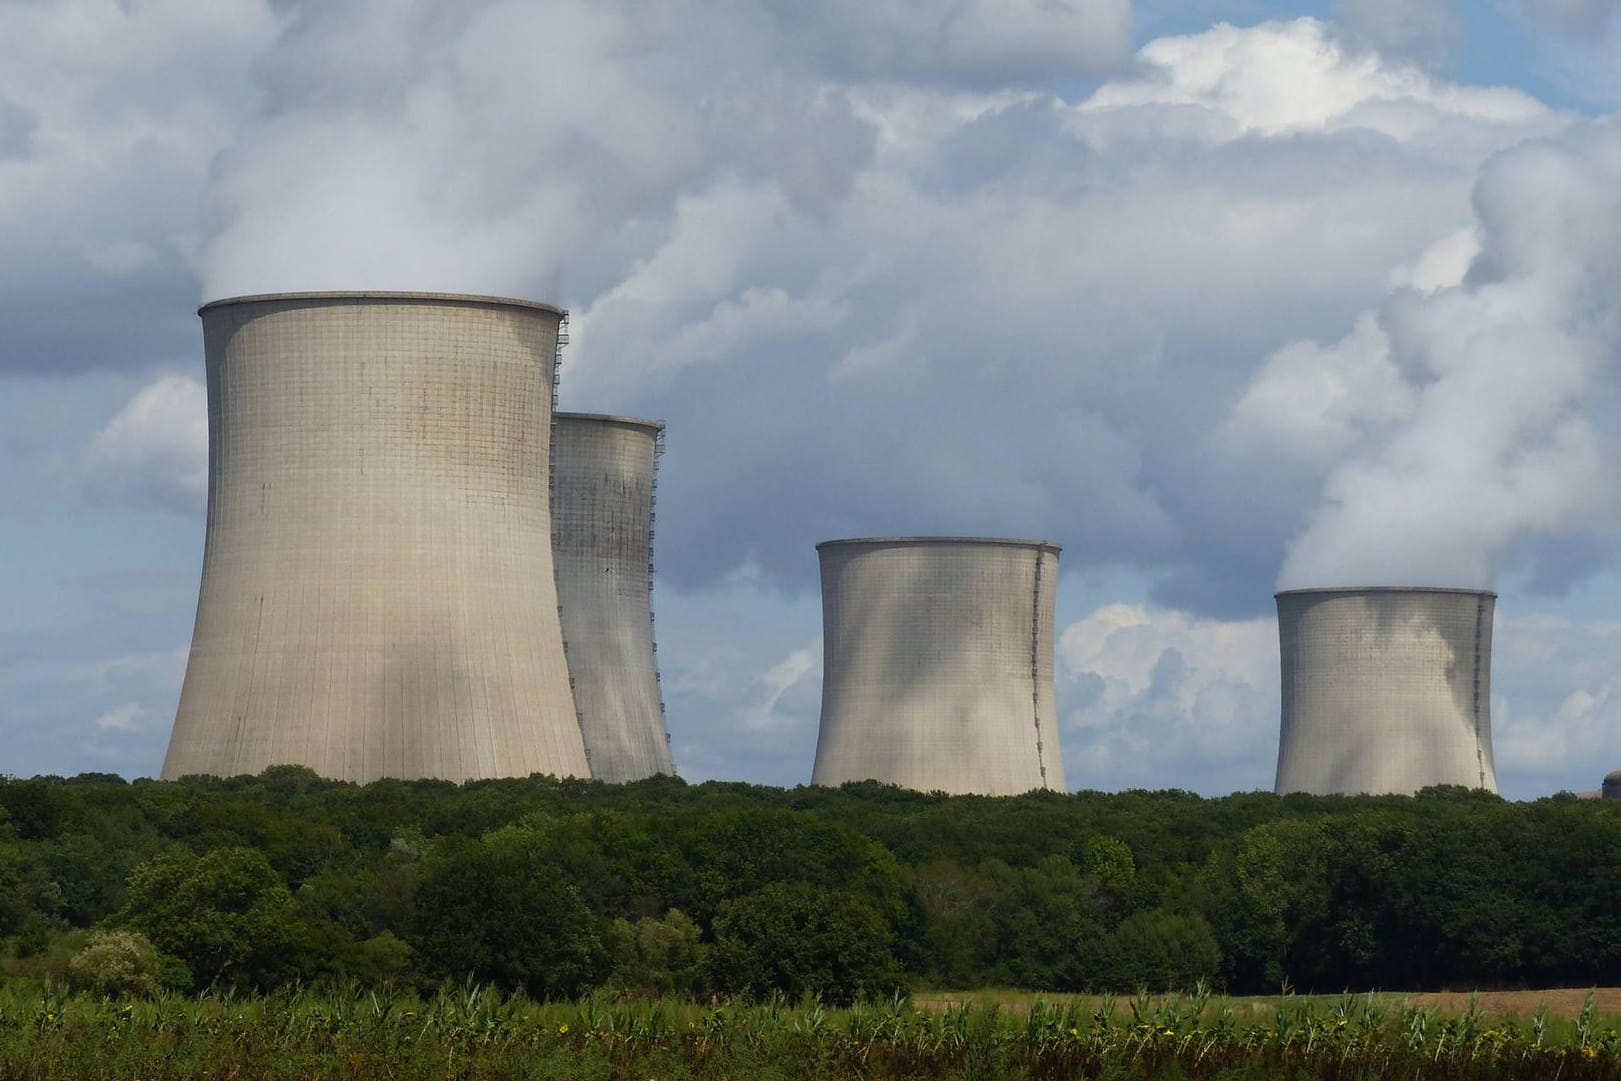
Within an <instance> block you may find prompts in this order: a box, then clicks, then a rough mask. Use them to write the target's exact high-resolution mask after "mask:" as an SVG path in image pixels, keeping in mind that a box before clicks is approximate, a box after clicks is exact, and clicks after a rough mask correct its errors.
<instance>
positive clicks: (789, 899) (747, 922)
mask: <svg viewBox="0 0 1621 1081" xmlns="http://www.w3.org/2000/svg"><path fill="white" fill-rule="evenodd" d="M894 937H895V936H894V932H893V931H891V930H890V927H889V925H888V924H886V923H885V922H884V920H883V919H882V917H880V916H879V915H878V913H877V912H876V911H875V910H874V909H873V907H872V906H871V905H870V904H868V903H867V901H865V900H864V899H863V898H861V897H860V896H858V895H856V894H852V893H849V892H846V891H841V890H829V889H825V888H823V887H821V886H814V885H811V884H809V883H805V882H792V883H781V882H774V883H771V884H770V885H767V886H765V887H763V888H762V889H759V890H756V891H755V892H754V893H751V894H748V895H747V896H745V897H739V898H735V899H733V900H729V901H725V902H723V903H722V904H721V906H720V914H719V915H717V916H716V917H715V942H714V945H713V947H712V948H711V951H710V955H709V972H710V984H711V986H713V987H714V988H715V989H716V990H719V991H722V992H725V993H728V994H735V995H744V996H748V997H753V998H758V997H760V996H762V995H764V994H766V993H768V992H770V991H773V990H777V991H782V992H783V993H785V994H787V995H790V996H794V995H802V994H806V993H809V994H812V995H815V996H817V997H818V998H820V999H822V1000H823V1001H824V1002H831V1003H835V1004H838V1005H847V1004H849V1003H851V1002H853V1001H855V1000H857V999H862V998H872V997H879V996H884V995H889V994H893V993H895V992H896V991H899V990H901V989H903V988H904V986H905V983H904V979H903V976H902V973H901V968H900V965H899V964H898V963H897V962H896V960H895V955H894V952H893V945H894Z"/></svg>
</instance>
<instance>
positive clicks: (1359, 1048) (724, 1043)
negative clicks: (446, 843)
mask: <svg viewBox="0 0 1621 1081" xmlns="http://www.w3.org/2000/svg"><path fill="white" fill-rule="evenodd" d="M1538 996H1540V999H1539V998H1538ZM1571 996H1579V997H1580V999H1581V1001H1580V1003H1579V1004H1578V1005H1577V1009H1576V1011H1575V1013H1574V1014H1571V1015H1566V1014H1565V1013H1564V1012H1563V1007H1564V1006H1565V1005H1568V1004H1569V1003H1570V1002H1571V1001H1573V999H1572V997H1571ZM1429 998H1432V996H1400V995H1357V996H1340V997H1324V996H1291V997H1286V998H1277V999H1231V1000H1229V999H1223V998H1220V997H1217V996H1210V995H1204V994H1199V995H1192V996H1181V995H1178V996H1157V997H1150V996H1136V997H1131V998H1112V997H1109V996H1100V997H1092V996H1078V997H1072V998H1071V997H1065V998H1061V999H1053V998H1043V997H1038V996H1034V995H1030V994H1028V993H1018V992H1012V991H994V992H976V993H972V994H966V995H919V996H917V998H916V999H915V1000H914V1001H913V1002H906V1001H901V1000H897V1001H892V1002H885V1003H872V1004H865V1005H860V1006H856V1007H853V1008H851V1009H830V1008H827V1007H824V1006H822V1005H821V1004H819V1003H816V1002H813V1001H800V1002H787V1001H784V1000H781V999H776V1000H772V1001H768V1002H765V1003H761V1004H756V1005H746V1004H706V1003H695V1002H690V1001H684V1000H673V999H665V1000H653V1001H639V1000H623V999H618V998H615V997H613V996H609V995H596V996H593V997H591V998H589V999H585V1000H582V1001H578V1002H554V1003H537V1002H532V1001H530V1000H528V999H526V998H523V997H522V996H503V995H500V994H496V993H493V992H491V991H489V990H487V989H481V988H477V987H462V988H458V989H446V990H444V991H441V992H440V993H439V994H437V995H433V996H430V997H427V998H421V997H418V996H416V995H412V994H405V993H394V992H386V991H380V990H371V989H366V988H361V987H351V988H348V989H346V990H335V991H320V992H316V991H293V992H281V993H275V994H269V995H248V996H237V995H203V996H200V997H192V996H182V995H164V996H160V997H158V998H155V999H107V998H98V997H94V996H90V995H75V994H70V993H68V992H65V991H63V990H61V989H59V988H49V987H40V986H37V985H24V984H19V983H12V984H9V985H7V986H5V987H0V1079H5V1081H10V1079H13V1078H19V1079H27V1081H68V1079H73V1081H79V1079H87V1081H93V1079H109V1081H110V1079H113V1078H120V1079H122V1078H141V1079H146V1081H181V1079H191V1078H208V1079H216V1078H218V1079H224V1078H233V1079H247V1078H270V1079H286V1081H293V1079H305V1078H353V1079H360V1078H366V1079H371V1078H392V1079H399V1081H418V1079H422V1081H426V1079H429V1078H433V1079H465V1081H485V1079H492V1081H493V1079H520V1078H521V1079H529V1081H553V1079H559V1081H560V1079H565V1078H566V1079H571V1081H572V1079H600V1081H614V1079H621V1078H623V1079H627V1081H628V1079H631V1078H636V1079H691V1081H723V1079H725V1081H743V1079H750V1081H753V1079H760V1081H801V1079H803V1081H811V1079H819V1078H852V1079H857V1078H859V1079H861V1081H892V1079H908V1081H910V1079H922V1078H930V1079H945V1081H958V1079H960V1081H1014V1079H1018V1081H1023V1079H1043V1081H1046V1079H1052V1081H1056V1079H1059V1078H1189V1079H1192V1078H1199V1079H1205V1078H1208V1079H1211V1081H1217V1079H1219V1081H1241V1079H1250V1078H1254V1079H1260V1078H1278V1077H1282V1078H1301V1079H1304V1078H1331V1079H1363V1078H1366V1079H1376V1078H1377V1079H1384V1078H1413V1079H1416V1078H1426V1079H1427V1078H1458V1079H1464V1078H1469V1079H1475V1078H1505V1079H1507V1078H1537V1079H1548V1081H1564V1079H1573V1078H1618V1079H1621V1031H1618V1028H1621V1026H1618V1024H1617V1020H1618V1019H1617V1018H1616V1017H1615V1016H1614V1015H1610V1016H1606V1015H1605V1014H1603V1013H1601V1012H1600V1008H1599V1004H1600V1002H1601V999H1600V996H1599V995H1597V994H1594V995H1592V997H1591V998H1589V994H1588V992H1586V991H1580V992H1530V993H1515V995H1514V996H1513V997H1509V998H1501V999H1499V1000H1498V1002H1497V1005H1498V1006H1499V1007H1500V1009H1493V1008H1492V1007H1489V1006H1488V1005H1487V999H1486V996H1484V995H1482V996H1480V998H1479V999H1476V1000H1474V1001H1469V1000H1468V997H1467V996H1465V1000H1464V1001H1463V1003H1462V1008H1461V1009H1460V1010H1456V1011H1453V1010H1451V1009H1450V1008H1448V1006H1447V1002H1448V1000H1446V999H1443V998H1435V1000H1434V1001H1424V999H1429ZM1602 1001H1605V1002H1614V1001H1616V998H1615V996H1614V993H1613V992H1612V993H1607V994H1606V996H1605V997H1604V999H1602ZM1534 1002H1540V1005H1534ZM1555 1003H1558V1004H1560V1007H1561V1008H1560V1012H1557V1013H1556V1012H1555ZM1526 1009H1530V1010H1531V1012H1530V1013H1529V1014H1525V1013H1523V1012H1522V1011H1524V1010H1526Z"/></svg>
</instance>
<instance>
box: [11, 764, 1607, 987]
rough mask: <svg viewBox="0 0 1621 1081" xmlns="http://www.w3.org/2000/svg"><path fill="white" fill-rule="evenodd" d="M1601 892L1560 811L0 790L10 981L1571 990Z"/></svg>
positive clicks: (1592, 829) (506, 792)
mask: <svg viewBox="0 0 1621 1081" xmlns="http://www.w3.org/2000/svg"><path fill="white" fill-rule="evenodd" d="M1618 899H1621V805H1617V804H1613V803H1604V802H1600V801H1592V800H1578V799H1576V798H1574V797H1571V796H1569V795H1560V796H1555V797H1551V798H1547V799H1542V800H1538V801H1536V802H1531V803H1511V802H1508V801H1505V800H1502V799H1499V798H1498V797H1496V796H1491V795H1488V794H1486V793H1483V792H1471V791H1467V790H1464V789H1459V788H1436V789H1429V790H1426V791H1424V792H1421V793H1419V794H1418V795H1417V796H1416V797H1395V796H1387V797H1356V798H1349V797H1312V796H1303V795H1292V796H1286V797H1278V796H1274V795H1271V794H1268V793H1241V794H1235V795H1232V796H1227V797H1224V798H1219V799H1207V798H1201V797H1198V796H1195V795H1192V794H1190V793H1186V792H1180V791H1162V792H1143V791H1132V792H1122V793H1117V794H1104V793H1097V792H1080V793H1074V794H1060V793H1052V792H1036V793H1031V794H1029V795H1025V796H1019V797H999V798H990V797H976V796H945V795H942V794H938V793H935V794H924V793H917V792H910V791H906V790H902V789H896V788H892V787H887V786H883V785H878V784H871V783H868V784H853V785H845V786H844V787H842V788H837V789H831V788H808V787H807V788H795V789H779V788H769V787H761V786H754V785H747V784H736V783H722V782H709V783H705V784H698V785H691V784H687V783H685V782H683V781H681V780H680V779H678V778H673V777H658V778H653V779H650V780H647V781H642V782H638V783H635V784H629V785H605V784H602V783H600V782H592V781H577V780H562V781H559V780H555V779H552V778H547V777H538V776H537V777H531V778H526V779H514V780H501V781H480V782H471V783H468V784H465V785H460V786H458V785H454V784H451V783H448V782H442V781H378V782H375V783H372V784H368V785H352V784H344V783H338V782H330V781H323V780H320V779H318V778H317V777H316V776H315V775H314V774H312V773H311V772H310V771H308V770H305V769H302V768H299V767H291V766H283V767H275V768H272V769H269V770H266V771H265V772H264V773H262V774H260V775H258V776H256V777H237V778H231V779H224V780H216V779H203V778H189V779H186V780H182V781H179V782H159V781H150V780H139V781H135V782H125V781H124V780H122V779H120V778H118V777H116V776H112V775H105V774H84V775H80V776H77V777H72V778H58V777H38V778H33V779H27V780H21V779H11V780H0V939H3V942H4V950H3V954H0V972H4V973H8V974H10V975H11V976H13V977H18V976H24V977H26V976H33V977H40V976H52V977H60V978H70V977H71V976H72V975H73V974H74V973H81V974H82V973H85V972H94V971H102V972H105V971H116V972H118V973H126V974H127V973H128V972H130V971H134V972H136V974H137V976H138V983H139V985H140V986H169V987H174V988H179V989H200V988H203V987H208V986H237V987H244V988H246V987H254V988H260V989H265V988H271V987H276V986H282V985H288V984H294V983H300V984H310V983H313V982H319V981H322V980H327V979H337V980H354V981H360V982H363V983H370V984H392V985H395V986H415V987H419V988H423V989H428V988H432V987H434V986H438V985H440V984H442V983H443V982H444V981H460V980H465V979H473V980H477V981H481V982H485V983H488V984H491V985H495V986H499V987H502V988H506V989H510V990H517V989H522V990H524V991H525V992H527V993H528V994H529V995H531V996H534V997H536V998H562V997H572V996H577V995H580V994H582V993H585V992H588V991H591V990H594V989H597V988H609V989H613V990H621V991H627V992H631V993H646V994H653V993H660V994H686V995H693V996H699V997H710V996H717V995H718V996H743V997H751V998H759V997H763V996H765V995H767V994H769V993H771V992H773V991H781V992H784V993H786V994H789V995H797V994H801V993H804V992H812V993H815V994H818V995H820V996H822V997H823V999H824V1000H827V1001H830V1002H839V1001H849V1000H851V999H853V998H857V997H872V996H884V995H889V994H893V993H895V992H896V991H901V990H904V989H906V988H908V987H935V988H972V987H984V986H1008V987H1019V988H1028V989H1033V990H1043V991H1082V990H1093V991H1104V990H1114V991H1125V992H1131V991H1136V990H1138V989H1141V988H1149V989H1156V990H1157V989H1169V988H1190V987H1192V986H1194V985H1196V984H1198V983H1199V982H1200V981H1203V982H1204V983H1206V984H1208V985H1210V986H1214V987H1217V988H1220V989H1223V990H1226V991H1228V992H1231V993H1235V994H1250V993H1275V992H1277V991H1279V990H1282V989H1290V988H1292V989H1295V990H1299V991H1319V992H1338V991H1341V990H1345V989H1351V990H1359V989H1374V988H1383V989H1393V990H1394V989H1400V990H1426V989H1439V988H1449V987H1450V988H1474V987H1481V988H1486V987H1538V986H1542V987H1547V986H1573V985H1574V986H1583V985H1591V984H1595V983H1605V982H1613V974H1614V973H1615V972H1617V971H1621V904H1618V903H1617V901H1618ZM98 966H99V967H98ZM99 978H107V977H99Z"/></svg>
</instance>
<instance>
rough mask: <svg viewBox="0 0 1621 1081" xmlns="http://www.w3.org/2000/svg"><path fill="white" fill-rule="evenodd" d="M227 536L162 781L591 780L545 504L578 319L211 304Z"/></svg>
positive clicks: (213, 509) (283, 299)
mask: <svg viewBox="0 0 1621 1081" xmlns="http://www.w3.org/2000/svg"><path fill="white" fill-rule="evenodd" d="M199 314H201V316H202V319H203V336H204V340H205V347H206V358H207V370H208V428H209V454H208V468H209V488H208V536H207V542H206V545H205V548H204V555H203V579H202V589H201V593H200V595H199V598H198V602H197V626H196V631H195V632H194V634H193V637H192V645H191V660H190V663H189V664H188V665H187V668H186V681H185V685H184V688H183V689H182V691H181V695H180V708H179V712H178V715H177V716H176V717H175V726H174V735H173V736H172V738H171V739H170V742H169V754H168V757H167V759H166V760H165V761H164V764H163V776H164V777H169V778H172V777H179V776H182V775H184V774H189V773H212V774H224V775H229V774H236V773H251V772H256V771H258V770H260V769H263V768H264V767H265V766H268V765H272V764H276V763H296V764H300V765H306V766H309V767H311V768H312V769H314V770H315V771H316V772H317V773H320V774H322V775H323V776H327V777H334V778H341V779H345V780H353V781H368V780H372V779H374V778H378V777H441V778H446V779H449V780H454V781H460V780H464V779H467V778H473V777H504V776H513V775H527V774H529V773H535V772H539V773H551V774H558V775H574V776H582V777H583V776H588V775H589V768H588V766H587V764H586V759H585V748H584V745H583V743H582V741H581V738H580V730H579V725H578V723H577V721H576V719H575V712H574V701H573V698H572V696H571V694H570V692H569V683H568V668H567V663H566V661H565V660H564V656H563V637H562V630H561V627H560V626H559V622H558V615H557V592H556V582H555V579H554V577H553V572H552V550H551V515H550V509H549V507H548V503H547V497H546V478H547V475H548V455H549V452H550V429H551V413H552V391H553V378H554V374H555V372H556V362H557V346H558V338H559V327H560V323H561V320H562V318H563V314H562V312H560V311H559V310H558V309H556V308H552V307H549V306H547V305H544V304H532V303H528V302H525V301H517V300H500V299H494V298H489V297H465V296H440V295H432V294H416V293H319V294H285V295H273V296H257V297H241V298H236V299H232V300H221V301H216V302H214V303H211V304H207V305H204V307H203V308H202V310H201V312H200V313H199Z"/></svg>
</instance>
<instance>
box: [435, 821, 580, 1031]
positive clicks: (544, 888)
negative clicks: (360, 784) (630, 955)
mask: <svg viewBox="0 0 1621 1081" xmlns="http://www.w3.org/2000/svg"><path fill="white" fill-rule="evenodd" d="M544 850H545V837H544V836H543V835H542V834H541V833H539V832H537V831H536V830H533V829H530V828H527V827H521V826H514V827H509V828H507V829H504V830H498V831H496V832H494V833H491V834H488V835H487V836H485V837H483V838H482V839H480V840H477V841H465V840H462V839H459V838H450V839H447V840H446V841H445V842H444V843H443V844H442V845H441V846H440V847H439V848H438V849H437V850H436V851H435V852H434V853H433V855H432V857H431V858H430V860H429V862H428V864H427V866H426V868H425V869H424V872H423V876H422V882H421V885H420V886H419V887H418V890H417V910H416V927H415V933H414V934H413V936H412V939H411V941H412V945H413V946H414V948H415V949H416V951H417V954H418V956H419V958H420V960H421V964H422V966H423V971H424V975H426V976H427V977H428V978H429V979H433V980H437V979H456V978H459V977H461V976H462V975H464V974H471V975H472V976H473V977H475V978H478V979H482V980H493V981H494V982H495V983H496V984H498V985H499V986H501V987H504V988H508V989H518V988H522V989H523V990H524V991H527V992H528V993H529V994H530V995H533V996H534V997H536V998H543V999H544V998H559V997H567V996H573V995H575V994H578V993H579V992H580V991H582V990H584V989H586V988H589V987H593V986H595V985H596V984H597V983H599V982H600V981H601V980H602V978H603V977H604V976H605V975H606V974H607V965H608V956H607V950H606V949H605V947H604V946H603V943H602V939H601V936H600V934H599V924H600V920H599V918H598V917H596V916H594V915H593V914H592V912H591V910H590V908H589V907H587V906H586V903H585V901H584V900H583V899H582V897H581V895H580V890H579V889H577V888H576V887H575V886H574V884H573V883H571V882H568V881H566V880H563V879H561V878H560V877H559V876H558V875H556V874H555V873H554V872H553V871H552V869H551V868H549V867H548V866H547V864H546V861H545V859H544V858H543V853H544Z"/></svg>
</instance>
